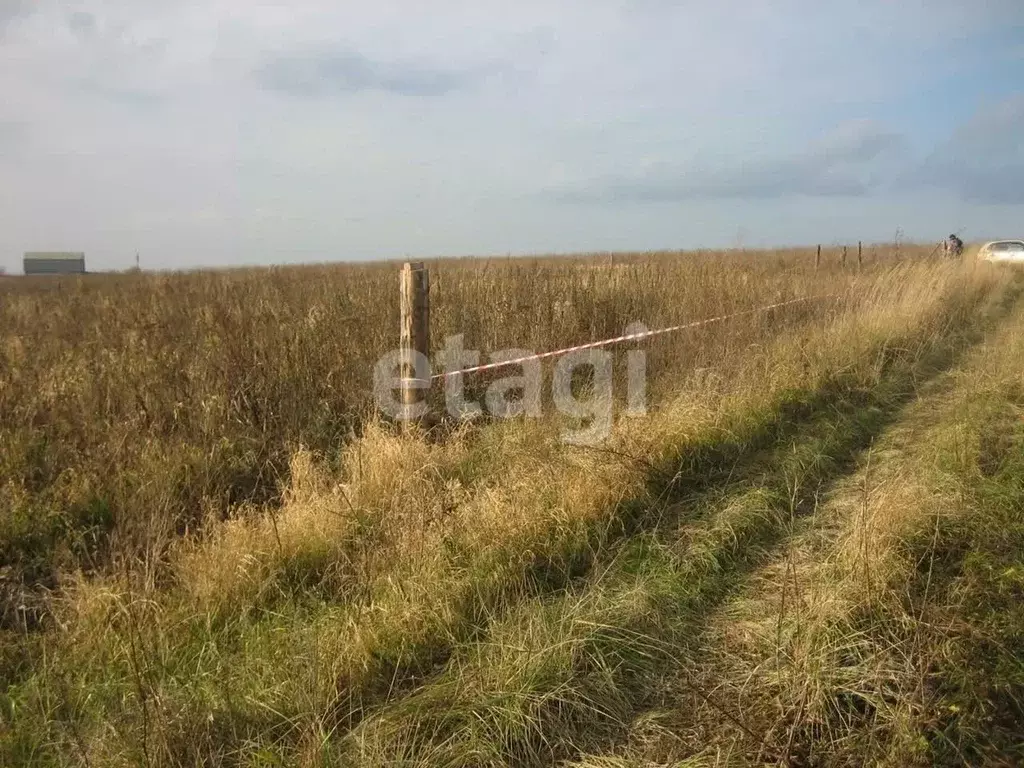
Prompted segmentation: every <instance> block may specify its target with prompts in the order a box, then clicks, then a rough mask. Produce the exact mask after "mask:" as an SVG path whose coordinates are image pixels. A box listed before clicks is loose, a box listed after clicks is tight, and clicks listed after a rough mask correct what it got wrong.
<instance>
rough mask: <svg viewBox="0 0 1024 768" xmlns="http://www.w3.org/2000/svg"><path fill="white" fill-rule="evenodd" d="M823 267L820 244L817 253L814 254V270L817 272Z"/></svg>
mask: <svg viewBox="0 0 1024 768" xmlns="http://www.w3.org/2000/svg"><path fill="white" fill-rule="evenodd" d="M819 269H821V246H820V245H819V246H818V251H817V253H815V254H814V271H815V272H817V271H818V270H819Z"/></svg>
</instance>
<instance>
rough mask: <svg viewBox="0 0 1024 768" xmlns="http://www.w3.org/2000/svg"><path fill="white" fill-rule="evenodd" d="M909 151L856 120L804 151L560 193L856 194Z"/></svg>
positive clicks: (585, 197) (623, 196) (897, 139)
mask: <svg viewBox="0 0 1024 768" xmlns="http://www.w3.org/2000/svg"><path fill="white" fill-rule="evenodd" d="M905 151H906V144H905V141H904V139H903V137H901V136H899V135H897V134H894V133H890V132H887V131H884V130H882V129H880V128H878V127H877V126H874V125H873V124H870V123H856V124H853V125H852V126H847V127H846V128H845V129H843V130H841V131H839V132H837V133H836V134H834V135H833V136H830V137H828V138H827V139H826V140H824V141H821V142H818V143H817V144H814V145H811V146H810V147H808V148H807V150H805V151H804V152H801V153H795V154H791V155H788V156H783V157H775V158H764V159H758V160H750V161H746V162H739V163H736V164H722V165H718V166H714V165H703V166H701V165H692V166H670V165H661V166H656V167H654V168H652V169H650V170H649V171H647V172H646V173H643V174H640V175H636V176H627V177H617V178H611V179H605V180H603V181H599V182H597V183H595V184H592V185H588V186H587V187H577V188H574V189H571V190H567V191H564V192H563V193H562V194H560V195H559V196H560V197H562V199H564V200H567V201H571V202H588V201H596V200H603V201H613V202H628V201H633V202H671V201H680V200H693V199H698V198H704V199H727V198H732V199H749V200H764V199H771V198H784V197H796V196H810V197H857V196H862V195H866V194H868V193H869V192H870V191H872V190H874V189H876V188H878V187H880V186H882V185H883V184H884V183H885V182H886V178H887V177H886V171H885V167H886V165H887V164H889V163H892V162H893V161H894V160H895V159H896V158H900V157H902V156H903V155H904V153H905Z"/></svg>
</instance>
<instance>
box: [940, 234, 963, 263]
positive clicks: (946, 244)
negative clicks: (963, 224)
mask: <svg viewBox="0 0 1024 768" xmlns="http://www.w3.org/2000/svg"><path fill="white" fill-rule="evenodd" d="M942 250H943V255H944V256H945V257H946V258H947V259H959V258H960V257H961V256H963V255H964V241H963V240H961V239H960V238H959V237H957V236H956V235H950V236H949V237H947V238H946V239H945V240H943V241H942Z"/></svg>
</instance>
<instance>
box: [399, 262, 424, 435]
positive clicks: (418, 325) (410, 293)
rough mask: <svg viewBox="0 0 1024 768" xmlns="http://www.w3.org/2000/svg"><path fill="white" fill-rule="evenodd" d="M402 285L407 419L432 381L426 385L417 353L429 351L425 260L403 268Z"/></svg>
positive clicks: (403, 369)
mask: <svg viewBox="0 0 1024 768" xmlns="http://www.w3.org/2000/svg"><path fill="white" fill-rule="evenodd" d="M400 286H401V303H400V307H401V329H400V331H401V338H400V340H399V348H400V349H401V352H402V357H401V360H402V363H401V366H402V370H401V377H402V389H401V401H402V406H403V409H404V411H405V414H406V418H407V420H408V415H409V414H411V413H412V412H413V409H414V408H415V406H417V405H418V404H419V403H421V402H423V401H424V400H426V399H427V395H428V389H429V382H428V383H427V385H424V384H423V383H422V382H421V380H420V373H421V372H420V371H418V370H417V369H416V358H417V353H418V354H419V355H423V356H424V357H426V356H427V355H429V354H430V274H429V272H428V270H427V268H426V266H424V264H423V262H412V263H406V264H405V265H404V266H403V267H402V273H401V277H400Z"/></svg>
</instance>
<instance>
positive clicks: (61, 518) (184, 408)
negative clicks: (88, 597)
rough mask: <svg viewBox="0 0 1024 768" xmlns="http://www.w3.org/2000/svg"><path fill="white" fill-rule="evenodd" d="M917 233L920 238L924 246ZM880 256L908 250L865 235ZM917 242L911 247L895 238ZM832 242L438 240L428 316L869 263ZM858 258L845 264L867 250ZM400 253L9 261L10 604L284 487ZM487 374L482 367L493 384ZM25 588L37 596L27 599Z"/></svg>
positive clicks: (793, 279) (522, 313)
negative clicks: (76, 270)
mask: <svg viewBox="0 0 1024 768" xmlns="http://www.w3.org/2000/svg"><path fill="white" fill-rule="evenodd" d="M920 250H921V252H922V253H924V252H925V251H926V249H925V248H924V247H922V248H921V249H920ZM868 254H869V256H870V260H869V263H868V270H869V271H870V270H872V269H878V268H881V265H882V264H884V263H888V262H890V261H891V260H892V258H893V256H892V254H891V253H890V252H889V251H888V250H885V249H883V248H881V247H879V248H869V250H868ZM913 255H914V254H913V253H911V252H910V251H908V249H907V248H906V247H904V252H903V254H902V257H904V258H905V257H908V256H913ZM837 259H838V257H837V255H836V254H835V253H828V252H826V256H825V263H824V265H823V268H822V271H821V272H820V273H815V272H814V271H813V269H812V260H813V256H812V254H811V253H810V252H809V251H806V250H805V251H788V252H770V253H698V254H635V255H615V256H605V255H595V256H592V257H581V258H578V259H523V260H514V259H508V260H505V259H499V260H487V261H475V260H440V261H436V262H432V263H431V267H432V272H433V281H434V286H433V297H432V298H433V309H434V315H433V323H432V325H433V335H434V339H435V343H436V344H437V345H440V344H441V343H442V342H443V340H444V338H445V337H446V336H448V335H452V334H458V333H462V334H465V337H466V338H465V343H466V345H467V347H469V348H477V349H481V350H483V351H484V352H487V351H493V350H497V349H503V348H509V347H518V348H527V349H534V350H538V351H540V350H547V349H552V348H557V347H559V346H562V345H565V344H572V343H577V342H581V341H588V340H593V339H596V338H601V337H604V336H607V335H611V334H616V333H619V332H621V330H622V329H623V328H624V327H625V326H626V325H627V324H629V323H631V322H635V321H642V322H645V323H647V324H648V325H649V326H651V327H657V326H661V325H665V324H671V323H676V322H680V321H685V320H691V319H698V318H701V317H704V316H708V315H712V314H719V313H721V312H723V311H729V310H733V309H744V308H748V307H750V306H753V305H755V304H757V303H760V302H765V301H770V300H774V299H778V298H789V297H792V296H798V295H802V294H805V293H812V292H818V291H820V290H823V289H824V290H843V289H844V288H845V287H846V286H848V285H849V284H850V282H851V280H853V279H854V275H853V272H852V271H846V272H844V271H842V270H841V269H840V266H839V264H838V261H837ZM850 266H851V269H852V265H850ZM395 272H396V269H395V266H394V265H350V266H321V267H302V268H286V269H265V270H240V271H227V272H219V273H218V272H209V273H191V274H166V275H160V274H158V275H144V274H133V275H96V276H87V277H84V278H69V279H52V280H50V279H42V280H40V279H29V278H25V279H9V280H6V281H4V282H3V283H2V284H0V339H2V344H0V508H2V509H3V510H4V512H3V514H2V515H0V567H2V568H3V569H4V570H3V577H2V578H3V582H2V584H3V595H4V599H3V600H0V624H2V625H12V624H18V623H24V621H25V620H26V618H27V617H30V616H31V615H32V614H34V613H36V611H35V610H34V608H33V607H32V604H33V602H34V600H33V597H32V595H31V594H30V593H29V592H25V591H24V590H23V589H22V588H21V585H23V584H29V585H31V584H44V585H49V586H52V585H54V584H55V583H56V575H57V574H58V573H59V572H60V571H62V570H68V569H70V570H74V569H76V568H84V569H87V570H95V569H98V568H104V567H108V566H110V565H111V564H112V563H117V562H119V561H121V560H136V559H142V560H144V561H146V562H158V561H160V559H161V558H162V556H163V553H164V552H165V551H166V549H167V547H168V545H169V544H170V543H171V542H173V541H174V539H175V538H176V537H177V536H179V535H181V534H184V533H187V532H189V531H191V530H195V529H196V527H198V526H200V525H201V523H202V521H203V520H204V519H207V518H214V519H216V518H221V517H225V516H227V515H229V514H230V510H231V509H232V508H233V507H235V506H236V505H239V504H242V503H250V504H256V505H260V504H264V503H277V502H279V501H280V499H281V498H282V493H283V490H284V489H285V488H287V486H288V472H289V462H290V459H291V456H292V454H293V453H294V451H295V450H296V449H298V448H299V447H300V446H305V447H306V448H308V449H310V450H312V451H314V452H319V453H325V454H335V453H336V452H337V451H338V450H340V449H341V448H342V447H343V446H344V445H345V444H346V443H347V442H348V441H349V440H350V439H351V437H352V435H353V434H354V433H356V432H358V431H359V429H360V428H361V424H362V423H363V422H364V419H365V417H366V415H367V414H368V413H369V412H370V411H371V409H372V401H371V397H370V382H371V380H372V368H373V363H374V362H375V361H376V360H377V359H378V358H379V356H380V355H381V354H383V353H384V352H386V351H388V350H390V349H391V348H393V347H394V346H395V340H396V337H397V332H396V327H397V298H396V293H397V291H396V285H395V283H396V277H395ZM757 332H758V331H757V329H756V328H753V327H752V326H751V325H750V323H746V324H743V323H741V324H737V325H734V326H730V327H722V328H716V329H712V330H710V331H707V332H702V333H701V334H697V335H692V336H686V337H678V338H676V339H673V340H672V342H671V344H663V345H654V346H653V347H652V349H651V357H650V361H649V368H650V375H651V381H652V386H654V387H657V386H658V385H659V384H660V383H662V382H666V381H671V379H672V376H673V373H674V372H676V371H680V372H683V373H685V372H686V371H688V370H691V369H692V368H694V367H700V366H702V365H706V364H708V363H710V362H711V361H712V360H714V359H717V358H718V357H720V356H722V355H723V354H724V353H725V352H726V351H727V350H723V349H722V345H723V344H726V345H728V344H733V345H734V347H733V349H734V351H738V350H739V349H740V348H741V347H742V345H743V344H744V343H746V341H748V340H749V339H751V338H754V336H752V335H751V334H756V333H757ZM479 384H480V382H477V385H479ZM13 604H18V605H23V606H28V608H27V610H26V611H22V612H21V613H19V614H18V615H15V613H14V612H12V611H13V607H12V605H13Z"/></svg>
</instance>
